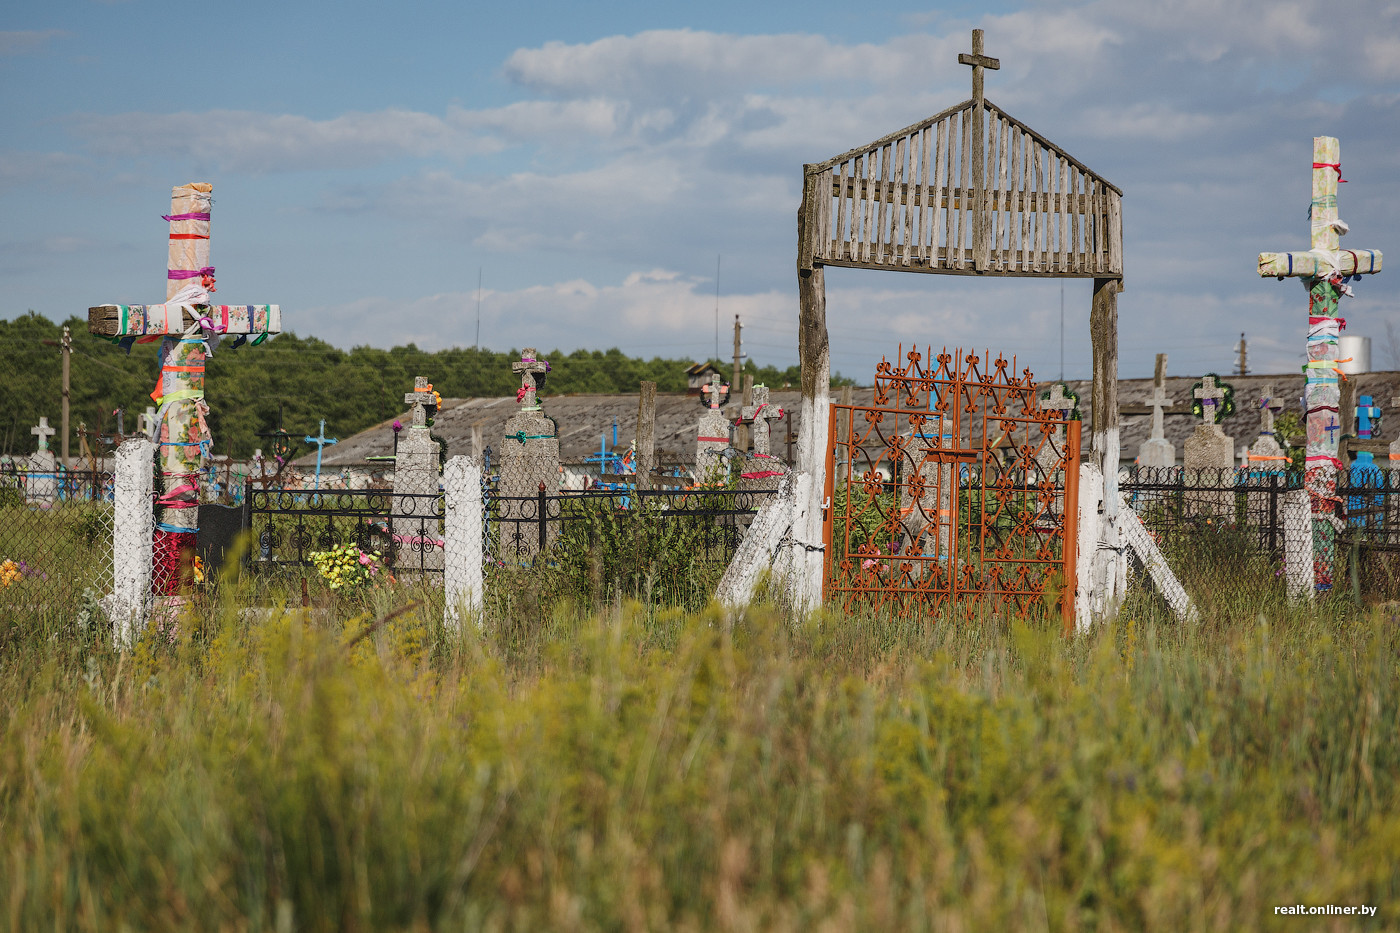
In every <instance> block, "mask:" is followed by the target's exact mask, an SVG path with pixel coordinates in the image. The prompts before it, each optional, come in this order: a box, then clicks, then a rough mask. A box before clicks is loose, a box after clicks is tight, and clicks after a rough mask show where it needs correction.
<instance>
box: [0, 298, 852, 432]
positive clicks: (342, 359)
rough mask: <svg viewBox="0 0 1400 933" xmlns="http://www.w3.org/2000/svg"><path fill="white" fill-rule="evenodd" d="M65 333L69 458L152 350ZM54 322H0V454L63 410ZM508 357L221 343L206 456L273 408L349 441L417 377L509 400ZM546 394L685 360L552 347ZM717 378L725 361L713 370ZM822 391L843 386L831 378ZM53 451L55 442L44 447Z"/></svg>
mask: <svg viewBox="0 0 1400 933" xmlns="http://www.w3.org/2000/svg"><path fill="white" fill-rule="evenodd" d="M65 323H67V325H68V326H69V327H70V328H71V329H72V333H73V358H72V361H71V362H72V371H71V374H70V383H71V414H70V416H69V417H70V419H71V423H72V431H73V434H72V438H71V445H72V447H71V452H72V454H73V455H74V456H76V455H77V453H78V451H79V449H80V447H79V443H78V426H79V424H80V423H82V424H86V426H87V429H88V430H89V431H90V432H93V433H95V434H110V433H111V432H113V431H115V430H116V426H117V419H116V414H115V413H116V410H117V409H118V408H121V409H125V424H124V428H125V430H126V431H127V432H134V431H135V430H136V424H137V416H138V415H139V414H140V413H141V412H144V411H145V410H146V408H147V406H150V405H152V402H151V398H150V394H149V393H150V391H151V390H152V389H153V388H154V387H155V383H156V348H155V346H153V345H148V344H138V345H136V346H135V347H133V348H132V351H131V353H130V355H128V354H127V353H126V352H125V351H123V350H122V349H121V348H120V347H117V346H115V345H113V344H111V343H108V342H106V341H104V340H101V339H99V338H97V337H93V336H92V335H90V334H89V333H88V331H87V321H86V320H85V319H82V318H77V317H74V318H70V319H69V320H68V321H67V322H65ZM61 336H62V326H61V325H59V324H55V323H53V322H52V321H50V320H48V319H47V318H44V317H42V316H40V315H37V314H35V313H34V312H33V311H31V312H29V313H28V314H26V315H23V316H21V317H18V318H15V319H14V320H11V321H0V365H3V367H4V378H3V379H0V450H3V452H5V453H9V454H25V453H29V452H31V451H33V450H34V447H35V438H34V437H32V436H31V435H30V433H29V429H30V428H31V427H32V426H34V425H36V424H38V423H39V417H40V416H41V415H42V416H46V417H47V418H48V419H49V424H51V425H53V426H54V428H58V427H59V424H60V420H59V419H60V413H61V411H62V358H61V355H60V352H59V346H58V343H59V339H60V337H61ZM519 356H520V354H519V352H518V351H516V350H511V351H509V352H495V351H492V350H486V349H482V350H476V349H473V348H466V349H462V348H453V349H449V350H439V351H437V352H435V353H430V352H428V351H425V350H420V349H418V348H417V347H416V346H414V345H412V344H409V345H408V346H404V347H394V348H393V349H392V350H381V349H378V348H376V347H355V348H354V349H353V350H349V351H345V350H340V349H337V348H336V347H333V346H331V345H330V344H328V343H326V342H325V341H323V340H319V339H317V338H315V337H298V336H297V335H296V334H293V333H287V334H283V335H281V336H279V337H276V338H274V339H272V340H269V341H268V342H266V343H264V344H263V345H262V346H259V347H249V346H243V347H241V348H239V349H237V350H232V349H228V348H227V346H225V347H223V348H220V349H219V350H218V351H216V352H215V354H214V355H213V356H212V357H210V358H209V361H208V364H207V367H206V376H207V379H208V394H209V403H210V409H211V412H210V425H209V429H210V431H211V432H212V433H213V435H214V449H215V452H216V453H220V454H223V453H228V452H230V451H231V452H232V454H233V455H234V456H235V457H246V456H248V455H250V454H251V453H252V452H253V450H254V449H256V448H258V447H266V446H267V445H266V444H265V443H264V442H263V441H262V440H261V439H260V438H258V437H257V432H259V431H269V430H274V429H276V427H277V425H278V418H279V413H280V417H281V418H282V419H283V420H282V423H283V425H284V427H285V428H286V430H287V431H288V432H289V433H292V434H302V433H310V434H315V433H316V430H317V425H318V423H319V422H320V419H322V418H324V419H326V433H327V434H328V435H330V436H333V437H342V438H344V437H349V436H350V435H352V434H355V433H356V432H359V431H362V430H364V429H365V428H367V427H370V426H371V425H374V424H377V423H379V422H381V421H384V420H385V419H387V418H391V417H393V416H394V415H396V414H399V413H401V412H403V411H404V404H403V396H404V393H405V392H408V391H411V390H412V388H413V378H414V377H415V376H426V377H427V379H428V381H429V382H431V383H433V386H434V387H435V388H436V389H437V390H438V391H439V392H441V393H442V395H443V397H444V398H472V397H478V396H493V397H494V396H502V395H510V394H513V393H514V392H515V390H516V389H517V388H518V387H519V385H520V379H519V377H518V376H516V375H515V374H514V373H513V372H511V368H510V364H511V362H512V361H513V360H516V359H519ZM545 359H547V360H549V361H550V363H551V365H552V366H553V371H552V372H551V373H550V374H549V379H548V383H547V386H546V392H545V395H546V396H549V395H567V394H574V393H631V392H636V391H637V387H638V383H640V382H641V381H643V380H649V381H653V382H655V383H656V385H657V389H658V390H659V391H662V392H681V391H684V390H685V388H686V375H685V370H686V369H687V367H689V366H690V365H692V364H693V363H694V362H695V361H694V360H690V359H682V360H668V359H662V358H661V357H653V358H652V359H650V360H644V359H636V358H633V357H630V356H627V355H626V354H624V353H623V352H622V351H621V350H618V349H616V348H614V349H611V350H575V351H574V352H572V353H562V352H559V351H554V352H551V353H548V354H546V355H545ZM720 368H721V369H722V370H723V371H724V372H726V373H727V372H729V371H730V364H729V363H722V364H720ZM744 372H745V373H748V374H751V375H752V376H753V377H754V381H755V382H760V383H764V384H766V385H768V386H770V387H773V388H781V387H782V386H784V385H792V386H796V385H798V384H799V379H800V375H799V370H798V367H796V366H789V367H787V368H786V369H778V368H777V367H775V366H756V365H754V363H753V362H752V361H749V362H748V363H747V364H746V365H745V369H744ZM833 384H843V381H842V380H841V379H840V378H839V377H838V378H837V379H835V380H833ZM51 446H52V447H53V448H54V450H55V451H58V450H60V449H61V443H60V438H59V437H57V436H55V437H54V438H53V440H52V442H51Z"/></svg>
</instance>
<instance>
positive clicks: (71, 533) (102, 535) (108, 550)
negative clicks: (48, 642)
mask: <svg viewBox="0 0 1400 933" xmlns="http://www.w3.org/2000/svg"><path fill="white" fill-rule="evenodd" d="M112 490H113V476H112V474H111V473H107V472H84V471H64V470H59V471H56V472H55V473H45V474H38V473H24V472H18V473H4V474H0V617H3V619H4V621H5V622H7V623H9V624H16V623H23V622H25V621H28V620H32V619H34V618H35V617H36V616H43V615H50V614H52V615H62V616H71V615H72V614H73V613H74V612H75V611H78V610H80V609H82V608H83V607H85V606H89V605H93V604H94V603H95V601H96V600H98V599H100V598H101V597H103V596H105V595H106V594H108V593H109V592H111V589H112Z"/></svg>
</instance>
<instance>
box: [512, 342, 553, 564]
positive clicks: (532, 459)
mask: <svg viewBox="0 0 1400 933" xmlns="http://www.w3.org/2000/svg"><path fill="white" fill-rule="evenodd" d="M510 368H511V369H512V370H514V371H515V372H517V373H519V374H520V389H519V390H518V391H517V392H516V394H515V401H516V403H517V404H518V405H519V406H520V407H519V408H518V409H517V410H516V412H515V414H514V415H512V416H511V418H510V420H509V421H507V422H506V427H505V435H504V437H503V438H502V439H501V479H500V483H499V484H498V485H497V493H498V495H499V498H500V526H501V552H500V555H499V556H500V557H502V558H503V559H505V560H511V559H514V558H529V557H533V556H534V555H535V554H536V553H538V552H539V549H540V544H541V543H543V544H544V546H545V547H549V546H550V545H551V544H553V543H554V540H555V538H556V537H557V536H558V534H559V523H558V522H557V521H548V519H550V518H554V517H557V516H555V515H553V514H550V515H545V516H541V515H539V509H538V495H539V493H540V491H541V489H543V491H544V495H545V496H546V497H554V496H557V495H558V494H559V437H558V432H557V430H556V428H555V425H554V419H552V418H550V417H549V416H548V415H546V414H545V413H544V411H543V410H542V409H541V407H540V402H539V390H540V389H542V388H544V383H545V379H546V376H547V374H548V373H549V370H550V366H549V362H548V361H547V360H541V359H537V358H536V355H535V349H534V348H533V347H527V348H526V349H524V350H522V351H520V359H519V361H517V362H514V363H511V364H510ZM545 508H546V509H548V508H549V503H548V501H546V503H545ZM542 518H543V519H545V522H544V526H543V527H544V535H543V538H544V540H543V542H541V540H540V538H541V535H540V534H539V533H538V530H539V528H540V522H541V519H542Z"/></svg>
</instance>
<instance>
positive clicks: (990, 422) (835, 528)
mask: <svg viewBox="0 0 1400 933" xmlns="http://www.w3.org/2000/svg"><path fill="white" fill-rule="evenodd" d="M898 358H903V359H904V361H905V365H904V366H902V367H896V366H895V365H894V364H891V363H890V362H889V361H888V360H886V361H882V362H881V364H880V366H879V367H878V368H877V370H876V375H875V399H874V401H875V404H874V405H873V406H869V407H864V406H853V405H836V406H833V407H832V416H831V417H832V425H831V433H830V436H832V437H836V438H839V439H840V440H838V441H837V443H836V444H835V445H834V446H833V448H832V455H831V460H830V462H828V464H827V472H826V475H827V476H828V477H834V476H836V475H838V474H839V475H841V476H843V477H849V479H847V480H843V481H842V482H841V483H840V485H839V486H835V485H829V486H828V494H829V495H830V508H829V509H828V510H827V519H826V528H825V535H824V538H825V541H826V551H827V557H828V559H827V573H826V580H825V595H824V598H825V599H827V600H834V601H836V602H837V603H838V604H839V605H841V606H842V607H843V608H846V609H847V610H852V609H855V608H857V607H858V606H862V605H865V606H869V607H872V608H875V609H876V610H884V609H890V610H893V611H894V612H895V613H897V614H900V615H904V614H908V613H911V612H912V613H915V614H917V615H927V614H934V613H936V612H937V611H938V610H940V609H942V608H944V607H947V606H957V607H958V608H959V609H960V610H961V611H962V612H964V613H967V614H971V613H973V612H974V611H975V610H976V609H978V608H979V607H980V608H983V609H997V608H1005V609H1006V610H1008V611H1009V612H1011V613H1012V614H1015V615H1022V616H1024V615H1037V616H1038V615H1044V614H1045V613H1047V612H1050V611H1058V612H1060V613H1061V615H1062V616H1063V618H1064V619H1065V620H1066V622H1067V624H1068V623H1070V622H1072V619H1073V612H1074V600H1073V594H1074V586H1073V584H1072V583H1071V584H1070V585H1069V586H1066V585H1065V581H1066V580H1069V581H1073V580H1074V579H1075V558H1076V554H1075V547H1076V543H1077V541H1076V517H1077V516H1076V495H1075V492H1076V490H1077V485H1076V484H1075V483H1070V484H1068V485H1066V483H1065V477H1066V476H1070V477H1077V476H1078V469H1079V444H1080V432H1079V422H1078V421H1066V420H1064V417H1063V416H1064V414H1065V411H1066V409H1064V408H1062V407H1059V403H1058V400H1055V399H1050V400H1041V399H1038V398H1037V397H1036V384H1035V379H1034V377H1033V376H1032V375H1031V373H1030V371H1029V370H1026V371H1025V372H1024V373H1023V375H1021V376H1019V377H1018V376H1017V375H1016V374H1015V363H1014V361H1007V360H1006V359H1004V358H1001V357H998V358H997V359H996V360H995V361H994V362H993V363H992V364H991V366H990V369H989V370H988V371H986V372H984V371H983V360H982V358H979V357H978V356H976V355H974V354H971V353H966V354H965V353H964V352H963V351H961V350H958V351H955V352H953V353H949V352H948V351H947V350H945V351H944V352H942V353H941V354H939V355H938V356H937V357H936V358H935V357H932V356H931V352H930V353H928V354H920V353H919V352H918V351H917V350H910V351H909V352H908V353H907V354H905V353H904V352H903V350H902V349H901V352H900V356H899V357H898ZM898 358H897V359H898ZM926 358H927V359H928V365H926V364H925V362H924V361H925V359H926ZM1045 401H1049V404H1042V403H1043V402H1045ZM1072 408H1073V406H1072V405H1071V406H1070V409H1069V410H1072ZM828 482H829V483H830V482H832V481H831V480H829V481H828ZM1057 603H1058V610H1056V604H1057Z"/></svg>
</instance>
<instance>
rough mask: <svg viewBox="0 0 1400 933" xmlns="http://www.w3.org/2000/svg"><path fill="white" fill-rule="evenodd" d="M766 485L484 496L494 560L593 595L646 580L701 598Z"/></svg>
mask: <svg viewBox="0 0 1400 933" xmlns="http://www.w3.org/2000/svg"><path fill="white" fill-rule="evenodd" d="M774 494H775V493H774V492H772V491H769V490H734V489H696V490H671V489H655V490H650V489H646V490H635V489H632V490H587V491H583V492H569V493H563V494H558V495H549V494H541V493H537V494H536V495H535V496H500V495H496V494H494V493H489V494H488V495H487V498H486V503H485V509H486V521H485V523H484V533H485V542H484V553H485V554H486V559H487V564H488V566H494V567H496V568H512V567H523V566H529V567H531V568H532V569H533V570H536V571H550V572H553V573H554V574H555V575H556V576H558V577H559V578H560V580H559V581H558V582H557V587H560V588H573V589H575V590H580V591H582V592H580V593H579V594H578V595H584V596H588V597H596V596H599V595H606V594H608V593H611V592H613V591H615V590H620V591H622V592H624V593H628V594H632V593H637V592H641V591H643V590H645V589H647V588H648V587H651V588H653V592H654V591H655V589H656V588H661V589H665V590H668V591H669V595H668V596H666V597H664V601H667V602H676V603H683V604H697V605H703V604H704V603H705V602H707V601H708V600H709V598H710V596H711V595H713V593H714V587H715V584H716V583H717V582H718V581H719V578H720V576H721V574H723V572H724V569H725V567H727V566H728V565H729V562H730V560H731V559H732V558H733V556H734V552H735V551H736V550H737V549H738V547H739V543H740V542H741V541H742V540H743V537H744V535H745V534H746V533H747V532H748V529H749V525H750V524H751V523H752V522H753V518H754V516H755V515H757V514H758V510H759V508H760V507H761V506H762V505H763V503H764V502H766V501H767V500H768V498H769V497H771V496H772V495H774Z"/></svg>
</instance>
